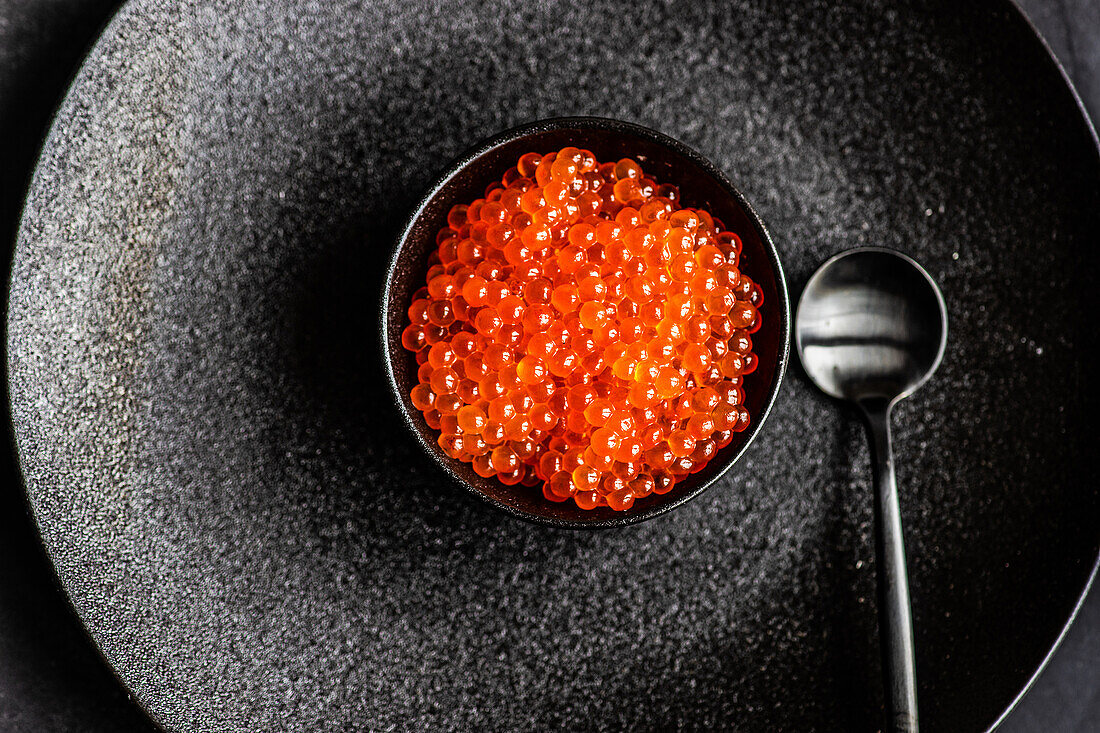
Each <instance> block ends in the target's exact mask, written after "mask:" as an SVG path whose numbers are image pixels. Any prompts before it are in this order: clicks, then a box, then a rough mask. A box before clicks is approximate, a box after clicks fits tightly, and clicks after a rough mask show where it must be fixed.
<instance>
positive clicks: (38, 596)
mask: <svg viewBox="0 0 1100 733" xmlns="http://www.w3.org/2000/svg"><path fill="white" fill-rule="evenodd" d="M116 5H117V3H115V2H103V1H100V0H3V3H2V4H0V141H2V143H0V144H2V145H3V148H2V150H3V156H2V158H0V161H2V165H0V185H2V188H0V238H2V239H3V240H4V241H6V242H9V243H10V242H11V241H12V240H13V238H14V232H15V225H16V219H17V216H18V211H19V207H20V201H21V199H22V192H23V190H24V189H25V186H26V183H27V181H28V178H29V175H30V171H31V169H32V167H33V164H34V160H35V158H36V155H37V150H38V146H39V144H40V142H41V139H42V136H43V135H44V133H45V129H46V127H47V125H48V123H49V119H50V116H51V114H52V110H53V107H54V106H55V105H56V103H57V102H58V100H59V99H60V96H61V95H62V94H63V92H64V89H65V86H66V82H67V79H68V78H69V77H70V76H71V74H72V73H73V72H74V70H75V68H76V65H77V64H78V63H79V59H80V58H81V56H82V55H83V53H84V51H85V49H86V48H87V46H88V44H90V42H91V41H92V40H94V37H95V35H96V33H97V30H98V28H99V27H100V25H101V24H102V23H103V22H104V21H105V19H106V18H107V17H108V16H109V15H110V13H111V12H112V10H113V8H114V7H115V6H116ZM1022 5H1023V7H1024V9H1025V10H1026V11H1027V13H1028V14H1029V17H1031V18H1032V20H1033V21H1034V22H1035V23H1036V24H1037V25H1038V27H1039V28H1040V30H1041V31H1042V32H1043V33H1044V34H1045V36H1046V37H1047V39H1048V41H1049V42H1050V44H1051V46H1052V48H1053V49H1054V51H1055V53H1056V54H1057V55H1058V57H1059V58H1060V59H1061V60H1062V62H1063V64H1064V65H1065V67H1066V70H1067V73H1068V74H1069V76H1070V77H1071V78H1072V79H1073V80H1074V81H1075V83H1076V84H1077V85H1078V91H1079V93H1080V94H1081V96H1082V97H1083V99H1084V101H1085V104H1086V106H1087V107H1089V109H1090V111H1091V112H1092V113H1093V115H1094V117H1095V116H1096V115H1097V113H1098V112H1100V6H1098V5H1097V4H1096V3H1095V2H1094V1H1093V0H1076V1H1074V0H1062V1H1054V0H1028V1H1027V2H1024V3H1022ZM6 251H10V245H9V250H6ZM3 471H4V477H5V478H6V479H9V480H8V481H5V482H4V483H5V485H4V486H3V488H0V730H5V729H10V730H16V729H18V730H42V731H93V732H95V731H118V730H122V731H128V730H135V731H140V730H151V729H153V727H152V725H151V724H150V723H149V722H148V720H147V719H146V718H145V716H144V715H143V714H142V713H141V711H140V710H139V709H137V707H136V706H135V705H134V704H132V703H131V702H130V701H129V699H128V696H127V694H126V692H125V691H124V689H123V688H122V687H121V685H119V684H118V682H117V681H116V680H115V678H114V676H113V674H112V673H111V671H110V669H109V668H108V667H107V666H106V665H105V663H104V662H103V661H102V660H101V659H100V657H99V655H98V653H97V651H96V650H95V648H94V647H93V646H92V644H91V643H90V642H89V641H88V640H87V638H86V636H85V634H84V631H83V629H82V627H81V626H80V624H79V622H78V621H77V620H76V617H75V614H74V613H73V612H72V610H71V609H70V607H69V605H68V603H67V601H66V599H65V597H64V595H63V594H62V593H61V591H60V590H59V588H58V587H57V586H56V583H55V580H54V576H53V571H52V567H51V566H50V564H49V562H48V560H47V559H46V558H45V555H44V553H43V552H42V550H41V547H40V545H39V543H38V539H37V534H36V531H35V528H34V526H33V522H32V521H31V520H30V519H29V517H28V515H27V513H26V509H25V504H24V500H23V496H22V493H21V490H20V489H19V482H18V469H17V468H16V467H15V465H14V462H13V461H12V459H11V457H10V454H8V455H5V457H4V463H3ZM1006 612H1010V611H1006ZM1098 688H1100V599H1098V594H1097V593H1096V592H1093V593H1092V594H1091V597H1090V598H1089V600H1088V601H1087V602H1086V604H1085V606H1084V608H1083V609H1082V611H1081V614H1080V617H1079V619H1078V622H1077V624H1076V625H1075V626H1074V627H1073V628H1072V629H1071V630H1070V632H1069V634H1068V636H1067V637H1066V639H1065V642H1064V643H1063V645H1062V647H1061V648H1060V650H1059V651H1058V652H1057V653H1056V654H1055V656H1054V659H1053V660H1052V663H1051V664H1050V666H1049V667H1048V668H1047V670H1046V671H1045V672H1044V673H1043V674H1042V675H1041V677H1040V678H1039V680H1038V682H1037V683H1036V686H1035V687H1034V688H1033V689H1032V691H1031V692H1030V693H1029V694H1028V696H1027V697H1026V698H1025V699H1024V700H1023V702H1022V703H1021V704H1020V706H1019V707H1018V709H1017V710H1016V711H1014V712H1013V713H1012V714H1011V715H1010V717H1009V718H1008V720H1007V721H1006V722H1005V723H1004V725H1003V727H1002V730H1006V731H1018V732H1027V731H1048V730H1053V731H1088V730H1097V729H1100V691H1098ZM15 721H19V723H18V726H19V727H18V728H15V727H14V726H15V725H16V723H15ZM5 726H6V727H5Z"/></svg>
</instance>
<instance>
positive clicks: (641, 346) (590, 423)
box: [401, 147, 762, 511]
mask: <svg viewBox="0 0 1100 733" xmlns="http://www.w3.org/2000/svg"><path fill="white" fill-rule="evenodd" d="M436 242H437V245H438V246H437V248H436V250H435V251H434V252H433V253H432V254H431V255H430V257H429V260H428V265H429V267H428V274H427V278H426V280H425V287H422V288H420V289H419V290H418V291H417V292H416V293H415V294H414V296H413V302H412V304H411V305H410V306H409V310H408V314H409V321H410V325H409V326H408V327H406V328H405V330H404V332H403V333H402V336H401V343H402V344H403V345H404V346H405V348H407V349H409V350H410V351H414V352H416V361H417V364H418V365H419V371H418V381H419V384H418V385H417V386H416V387H414V388H413V389H412V393H411V395H410V396H411V399H412V402H413V405H414V406H415V407H416V408H417V409H418V410H420V411H421V412H423V413H424V418H425V421H426V422H427V423H428V425H429V426H430V427H432V429H434V430H438V431H439V438H438V442H439V445H440V447H441V448H442V449H443V450H444V452H446V454H447V455H449V456H451V457H452V458H454V459H457V460H460V461H465V462H467V463H472V464H473V468H474V470H475V471H476V472H477V473H478V475H480V476H484V477H490V476H496V477H497V478H498V479H499V480H500V481H502V482H503V483H505V484H507V485H514V484H517V483H518V484H523V485H524V486H531V487H534V486H540V485H541V487H542V493H543V496H545V497H546V499H548V500H550V501H555V502H561V501H568V500H569V499H572V500H573V501H574V502H575V503H576V504H577V506H578V507H580V508H582V509H594V508H596V507H598V506H609V507H611V508H612V509H614V510H617V511H623V510H626V509H629V508H630V507H631V506H632V505H633V504H634V502H635V501H636V500H638V499H642V498H644V497H646V496H649V495H650V494H665V493H667V492H669V491H670V490H671V489H672V488H673V486H675V484H676V482H677V481H678V480H680V479H682V478H684V477H685V476H687V475H689V474H692V473H696V472H698V471H699V470H701V469H702V468H703V467H704V466H705V465H706V464H707V462H708V461H710V460H711V458H713V457H714V455H715V454H716V453H717V452H718V451H719V450H720V449H722V448H724V447H725V446H726V445H728V444H729V443H730V442H731V441H732V440H733V435H734V433H735V432H740V431H743V430H745V429H746V428H747V427H748V425H749V419H750V418H749V413H748V410H747V409H746V408H745V406H744V405H743V404H742V403H743V401H744V392H743V390H742V383H741V380H742V377H743V376H744V375H746V374H749V373H751V372H752V371H753V370H754V369H756V366H757V362H758V359H757V356H756V354H754V353H753V351H752V338H751V334H753V333H755V332H756V330H757V329H758V328H759V327H760V318H761V317H760V310H759V309H760V305H761V300H762V296H761V291H760V288H759V287H758V286H757V285H756V284H755V283H753V282H752V280H751V279H749V278H748V276H746V275H745V274H744V273H742V272H741V271H740V270H739V269H738V264H739V259H740V256H741V240H740V239H739V238H738V236H737V235H736V234H734V233H733V232H729V231H725V230H724V227H723V225H722V222H721V221H719V220H717V219H715V218H714V217H712V216H711V215H710V214H709V213H707V212H706V211H702V210H698V209H690V208H683V207H681V206H680V193H679V190H678V189H677V188H676V187H675V186H672V185H669V184H661V185H658V184H657V182H656V181H654V180H653V179H652V178H650V177H648V176H647V175H646V174H645V172H644V171H643V170H642V168H641V166H640V165H639V164H638V162H637V161H634V160H630V159H629V158H624V159H623V160H620V161H618V162H614V163H612V162H607V163H600V162H598V161H597V160H596V158H595V156H594V155H593V154H592V153H591V152H589V151H587V150H581V149H579V148H575V147H567V148H563V149H561V150H559V151H557V152H553V153H548V154H546V155H540V154H538V153H527V154H525V155H523V156H522V157H520V159H519V161H518V162H517V164H516V165H515V166H514V167H512V168H509V169H508V170H507V171H506V172H505V173H504V175H503V177H502V178H501V180H500V181H499V182H494V183H492V184H490V185H489V187H488V188H487V189H486V193H485V196H484V198H479V199H477V200H476V201H473V202H472V203H470V204H469V205H461V204H460V205H457V206H455V207H453V208H452V209H451V211H450V213H449V214H448V216H447V226H446V227H444V228H443V229H442V230H441V231H440V232H439V234H438V236H437V237H436Z"/></svg>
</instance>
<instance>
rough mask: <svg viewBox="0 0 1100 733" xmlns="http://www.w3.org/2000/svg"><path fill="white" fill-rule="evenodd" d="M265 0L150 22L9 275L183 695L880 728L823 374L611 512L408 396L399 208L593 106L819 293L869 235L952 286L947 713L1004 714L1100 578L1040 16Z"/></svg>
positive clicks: (1064, 123)
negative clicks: (394, 275)
mask: <svg viewBox="0 0 1100 733" xmlns="http://www.w3.org/2000/svg"><path fill="white" fill-rule="evenodd" d="M256 5H258V4H253V3H236V2H229V0H225V2H223V3H220V4H219V3H213V4H212V3H205V2H204V3H198V2H196V3H193V4H192V3H190V2H183V1H182V0H181V1H180V2H174V1H173V0H149V1H145V0H135V2H133V3H131V4H130V5H128V6H127V7H126V8H125V9H124V10H123V11H122V13H121V15H120V16H119V17H118V18H117V19H116V20H115V21H114V22H113V23H112V25H111V26H110V27H109V28H108V30H107V32H106V34H105V36H104V38H103V40H102V41H101V42H100V43H99V44H98V45H97V47H96V49H95V50H94V51H93V53H92V55H91V57H90V59H89V61H88V63H87V64H86V66H85V67H84V69H83V71H82V72H81V73H80V75H79V76H78V78H77V80H76V82H75V84H74V86H73V89H72V91H71V92H70V94H69V97H68V98H67V100H66V102H65V103H64V104H63V106H62V108H61V110H60V113H59V116H58V120H57V122H56V124H55V127H54V130H53V132H52V134H51V136H50V138H49V140H48V141H47V143H46V146H45V150H44V153H43V157H42V160H41V163H40V167H39V170H38V173H37V176H36V178H35V181H34V184H33V185H32V189H31V193H30V197H29V200H28V205H27V209H26V213H25V218H24V222H23V226H22V229H21V233H20V240H19V243H18V246H17V251H16V255H15V262H14V273H13V282H12V291H11V299H10V315H9V324H8V325H9V367H10V378H11V392H12V403H13V417H14V425H15V429H16V435H17V439H18V443H19V450H20V455H21V460H22V465H23V469H24V472H25V478H26V483H27V488H28V493H29V496H30V499H31V503H32V506H33V508H34V511H35V514H36V517H37V520H38V522H39V525H40V527H41V530H42V535H43V538H44V540H45V543H46V546H47V548H48V550H49V552H50V554H51V556H52V557H53V559H54V562H55V564H56V566H57V569H58V572H59V575H60V577H61V579H62V581H63V583H64V585H65V588H66V590H67V591H68V593H69V595H70V597H71V598H72V600H73V603H74V605H75V606H76V608H77V610H78V612H79V613H80V615H81V617H82V618H83V620H84V622H85V623H86V625H87V626H88V628H89V630H90V631H91V633H92V635H93V637H94V638H95V639H96V641H97V643H98V644H99V645H100V648H101V649H102V650H103V652H104V654H105V656H106V657H107V658H108V660H109V661H110V662H111V663H112V664H113V665H114V667H115V669H116V670H117V671H118V673H119V675H120V677H121V678H122V679H123V681H124V682H125V683H126V684H127V685H128V686H129V687H130V688H131V689H133V690H134V692H135V693H136V695H137V697H138V698H139V700H141V702H142V703H143V704H144V705H145V706H146V707H147V709H148V710H149V711H150V712H151V714H152V715H153V716H154V717H155V718H156V719H158V720H159V721H161V722H162V723H163V724H164V725H165V726H166V727H168V728H170V729H173V730H175V729H179V730H211V729H223V730H242V731H243V730H255V729H258V728H265V727H266V728H278V729H283V728H294V727H297V728H308V729H321V728H330V729H333V730H343V729H346V728H348V727H351V726H358V727H371V728H385V727H387V726H389V725H393V726H396V727H398V728H404V729H427V728H441V727H453V728H468V727H471V726H479V727H488V728H506V729H514V728H543V727H548V726H551V725H554V724H559V723H564V724H568V725H569V726H570V727H574V728H620V727H628V726H629V727H633V728H636V729H654V728H655V729H659V728H665V727H669V726H672V725H676V724H682V725H684V726H686V727H706V726H719V725H726V726H729V725H734V726H737V727H738V728H739V729H748V730H773V729H778V728H784V729H795V730H802V729H808V728H817V729H822V730H853V729H867V728H873V727H874V725H875V723H876V721H877V709H878V705H879V700H880V697H881V695H880V691H879V689H878V683H877V669H876V665H877V652H876V646H875V644H876V642H875V639H874V610H873V607H872V600H871V599H872V598H873V596H874V594H873V588H874V583H873V572H874V569H873V567H872V566H871V564H870V563H869V562H868V560H869V558H870V557H871V555H872V552H871V537H870V517H871V513H870V492H869V480H868V478H869V471H868V465H867V454H866V448H865V442H864V438H863V435H862V433H861V429H860V428H859V426H858V423H857V420H856V416H855V415H853V414H852V413H850V412H848V411H843V410H841V409H839V408H838V407H837V406H836V405H835V404H833V403H831V402H829V401H828V400H827V399H825V398H824V397H821V396H820V395H818V394H817V393H816V392H814V390H813V389H812V388H811V387H810V386H809V384H808V383H807V381H806V379H805V377H804V376H803V375H801V374H800V373H799V371H798V370H797V369H794V370H792V374H791V377H792V378H791V379H789V380H788V381H787V383H786V385H785V387H784V391H783V393H782V394H781V395H780V398H779V400H778V402H777V404H776V407H775V410H774V411H773V414H772V417H771V418H770V420H769V422H768V425H767V426H766V429H765V430H764V431H763V432H762V433H761V435H760V439H759V440H758V441H757V442H756V443H755V444H754V445H753V447H752V449H751V450H750V451H749V452H748V454H746V456H745V458H744V459H743V460H742V462H740V463H739V464H738V465H737V466H736V467H735V468H734V469H733V470H732V471H731V472H730V473H729V474H728V475H727V476H726V478H725V479H724V480H723V485H721V486H717V487H715V488H714V489H713V490H711V491H710V492H708V493H707V494H706V495H705V496H703V497H700V499H698V500H697V501H695V502H693V503H691V504H690V505H688V506H685V507H683V508H682V509H679V510H677V511H676V512H673V513H672V514H670V515H668V516H666V517H662V518H659V519H655V520H653V521H652V522H648V523H646V524H644V525H639V526H636V527H629V528H624V529H621V530H611V531H608V532H605V533H599V534H595V535H578V534H574V533H565V532H561V531H559V530H555V529H551V528H542V527H532V526H529V525H526V524H522V523H519V522H516V521H514V520H512V519H510V518H508V517H503V516H499V515H497V514H495V513H493V512H489V511H486V509H485V507H484V506H483V505H482V504H481V503H480V502H476V501H474V500H473V499H471V498H467V497H466V496H465V494H463V493H459V492H455V491H453V490H452V489H450V488H449V487H448V486H447V485H446V484H444V483H443V482H441V481H440V475H439V474H438V473H437V469H436V468H435V467H434V466H433V465H431V464H430V463H429V462H428V461H427V460H425V459H424V458H423V456H422V455H421V454H420V453H419V452H418V451H417V449H416V447H415V446H414V445H412V444H411V442H410V441H409V440H408V439H407V438H406V436H405V435H404V433H403V431H402V430H401V428H400V425H399V423H398V422H397V421H398V419H399V418H398V416H397V415H396V412H395V411H393V410H391V408H390V407H389V399H388V396H387V395H386V391H385V390H386V385H385V383H384V381H383V379H382V376H381V370H380V369H379V366H378V364H377V359H378V354H377V353H376V351H375V349H374V348H373V344H374V343H375V342H376V339H377V334H375V333H373V332H372V331H371V329H372V324H373V323H374V322H375V321H376V314H375V313H372V312H370V308H371V304H372V303H373V302H375V301H374V300H373V299H374V298H375V297H377V292H378V287H379V284H380V280H381V275H382V270H383V263H384V262H385V260H386V258H387V257H388V255H389V249H390V246H391V241H392V239H391V237H392V235H393V233H394V229H395V227H396V226H397V224H398V222H399V221H400V220H401V219H402V217H403V216H404V215H405V214H406V213H407V211H408V210H409V207H410V206H411V205H412V203H413V202H414V200H415V197H416V195H417V194H418V193H419V192H420V191H422V190H423V189H424V188H425V187H426V186H427V185H428V183H429V182H430V181H431V180H432V179H433V178H434V177H435V176H436V175H437V174H438V173H439V172H440V171H441V170H442V169H443V167H444V165H445V162H446V160H447V159H448V158H450V157H451V156H453V155H455V154H457V153H458V152H460V151H461V150H462V149H464V148H465V147H466V146H467V145H468V144H470V143H471V142H472V141H474V140H477V139H480V138H483V137H485V136H487V135H489V134H492V133H493V132H496V131H498V130H501V129H504V128H507V127H510V126H512V125H514V124H517V123H521V122H524V121H527V120H531V119H536V118H540V117H549V116H554V115H561V114H597V115H606V116H611V117H617V118H621V119H626V120H634V121H637V122H640V123H642V124H645V125H647V126H649V127H653V128H655V129H658V130H661V131H663V132H666V133H668V134H671V135H673V136H674V137H677V138H679V139H681V140H683V141H684V142H685V143H687V144H689V145H690V146H692V147H694V148H696V149H697V150H699V151H700V152H701V153H702V154H704V155H705V156H706V157H708V158H709V159H711V160H713V161H715V162H716V163H717V164H718V165H719V167H721V168H722V169H723V170H724V171H725V172H726V173H727V174H728V175H729V176H730V177H731V178H732V179H733V180H736V181H737V182H738V184H739V185H740V186H741V187H742V188H743V190H744V192H745V194H746V196H747V197H748V198H749V199H750V200H752V201H753V202H754V204H755V205H756V206H757V208H758V209H759V211H760V213H761V215H762V216H763V217H764V219H765V220H766V221H767V222H768V224H769V226H770V229H771V231H772V233H773V235H774V237H775V240H776V243H777V246H778V247H779V249H780V251H781V254H782V255H783V259H784V264H785V265H786V266H787V270H788V274H789V275H790V279H791V282H792V285H793V288H792V295H797V293H798V291H799V290H800V288H801V285H802V284H803V283H804V282H805V279H806V278H807V277H808V276H809V274H810V273H811V272H812V270H813V268H814V267H815V266H816V264H818V263H819V262H820V261H821V260H823V259H824V258H825V257H827V256H828V255H830V254H833V253H835V252H836V251H839V250H841V249H844V248H847V247H851V246H855V245H859V244H879V245H886V246H891V247H895V248H898V249H901V250H903V251H905V252H907V253H909V254H911V255H913V256H915V257H916V259H918V260H919V261H920V262H921V263H922V264H924V265H925V266H926V267H927V268H928V269H929V270H930V272H931V273H932V274H933V275H934V276H935V277H936V278H937V279H938V280H939V281H940V283H941V285H942V286H943V288H944V292H945V295H946V298H947V302H948V308H949V320H950V322H951V325H952V334H951V340H950V342H949V344H948V351H947V355H946V357H945V360H944V363H943V366H942V367H941V370H940V371H939V372H938V373H937V375H936V378H935V379H934V380H933V382H931V383H930V384H929V385H927V386H926V387H925V388H924V389H922V390H921V392H920V393H918V394H917V395H916V396H915V397H914V398H913V399H912V400H911V401H906V403H903V405H902V406H901V407H900V409H899V410H898V411H897V415H896V423H897V446H896V448H897V452H898V456H899V464H900V465H899V479H900V482H901V484H902V486H903V505H904V506H903V511H904V514H905V520H906V522H907V528H908V540H909V555H910V562H911V566H912V578H913V579H912V585H913V600H914V609H915V613H916V624H917V655H918V660H917V661H918V671H919V674H920V676H921V681H922V687H921V693H920V694H921V705H922V714H923V716H924V722H925V724H926V726H927V727H928V728H929V729H950V730H976V729H982V728H985V727H988V726H989V725H990V724H991V723H993V722H994V720H996V719H997V718H998V716H999V715H1000V714H1001V712H1002V711H1003V710H1004V709H1005V707H1006V706H1008V705H1009V704H1010V703H1011V701H1012V700H1013V699H1014V698H1015V696H1016V695H1017V694H1018V692H1019V691H1020V689H1021V688H1022V686H1023V685H1024V684H1025V683H1026V681H1027V680H1028V679H1029V678H1030V676H1031V675H1032V673H1033V672H1034V670H1035V668H1036V666H1037V665H1038V664H1039V663H1040V661H1041V660H1042V659H1043V658H1044V656H1045V654H1046V653H1047V651H1048V650H1049V649H1050V646H1051V644H1052V643H1053V642H1054V640H1055V639H1056V638H1057V636H1058V634H1059V633H1060V631H1061V630H1062V628H1063V625H1064V623H1065V621H1066V619H1067V617H1068V616H1069V614H1070V612H1071V611H1072V609H1073V608H1074V605H1075V603H1076V602H1077V599H1078V597H1079V594H1080V592H1081V590H1082V588H1083V587H1084V585H1085V583H1086V580H1087V579H1088V578H1089V577H1090V573H1091V572H1092V570H1093V567H1094V564H1095V561H1096V557H1097V549H1098V548H1097V544H1098V537H1097V531H1096V527H1097V522H1096V518H1097V509H1098V504H1100V502H1098V494H1097V489H1096V486H1095V482H1094V478H1093V477H1094V471H1093V470H1091V457H1092V456H1091V453H1092V452H1093V446H1094V445H1095V438H1094V436H1093V431H1094V428H1093V426H1092V420H1091V418H1092V416H1093V415H1094V414H1095V410H1096V393H1095V388H1094V387H1093V383H1092V381H1091V379H1090V376H1091V371H1092V370H1091V369H1090V366H1089V364H1088V363H1086V362H1084V360H1083V359H1082V358H1081V357H1080V354H1083V353H1088V349H1089V347H1094V346H1095V345H1096V344H1095V343H1094V342H1095V340H1096V337H1095V335H1094V332H1095V328H1094V324H1093V318H1094V315H1093V314H1094V313H1096V312H1097V309H1096V303H1095V297H1096V292H1097V278H1096V274H1097V273H1096V257H1095V254H1094V252H1095V245H1096V243H1097V241H1100V158H1098V154H1097V147H1096V143H1095V139H1094V137H1093V136H1092V135H1091V131H1090V129H1089V127H1088V125H1087V123H1086V122H1085V121H1084V119H1083V117H1082V116H1081V113H1080V110H1079V108H1078V107H1077V105H1076V103H1075V100H1074V98H1073V96H1072V93H1071V92H1070V90H1069V89H1068V87H1067V86H1066V85H1065V83H1064V81H1063V80H1062V78H1061V76H1060V74H1059V72H1058V69H1057V67H1056V66H1055V65H1054V63H1053V62H1052V61H1051V59H1050V58H1049V56H1048V55H1047V54H1046V52H1045V50H1044V49H1043V47H1042V46H1041V44H1040V43H1039V42H1038V41H1037V40H1036V38H1035V37H1034V35H1033V34H1032V32H1031V30H1030V29H1029V27H1028V26H1027V24H1026V23H1025V21H1024V20H1023V19H1022V17H1021V16H1020V15H1019V13H1018V11H1017V10H1016V9H1015V8H1014V7H1013V6H1011V5H1010V4H1008V3H1006V2H993V1H992V0H989V1H988V2H978V3H968V4H959V3H946V2H945V3H919V4H913V5H910V4H905V3H898V2H883V3H881V4H876V3H857V4H852V5H844V4H838V3H835V2H802V3H788V4H783V8H781V9H779V10H775V9H773V8H768V9H765V8H764V7H762V6H750V5H748V4H747V3H741V2H737V3H732V4H729V3H714V4H701V3H691V4H688V3H682V4H677V5H675V6H672V7H667V6H665V5H663V4H657V3H653V4H650V5H645V6H641V7H636V6H634V5H626V4H623V5H619V4H603V3H596V4H587V5H585V6H583V9H581V8H579V7H578V8H565V7H559V6H554V7H553V8H550V9H543V8H542V7H541V6H539V5H538V4H534V3H519V2H517V3H514V4H512V5H509V6H507V7H504V8H501V9H499V10H496V11H494V12H493V13H492V14H491V15H487V16H486V17H482V15H481V13H482V12H483V11H481V10H480V5H478V4H473V3H470V4H468V5H463V4H459V5H454V6H449V5H448V6H444V7H435V6H421V5H419V4H415V3H380V4H372V5H370V6H368V7H359V6H358V5H356V4H354V3H351V2H347V3H344V2H329V3H325V4H318V5H316V6H308V7H307V6H305V5H303V6H302V7H301V8H295V9H293V10H290V9H288V8H280V9H270V8H267V9H264V8H258V7H256ZM310 8H313V9H312V10H311V9H310Z"/></svg>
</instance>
